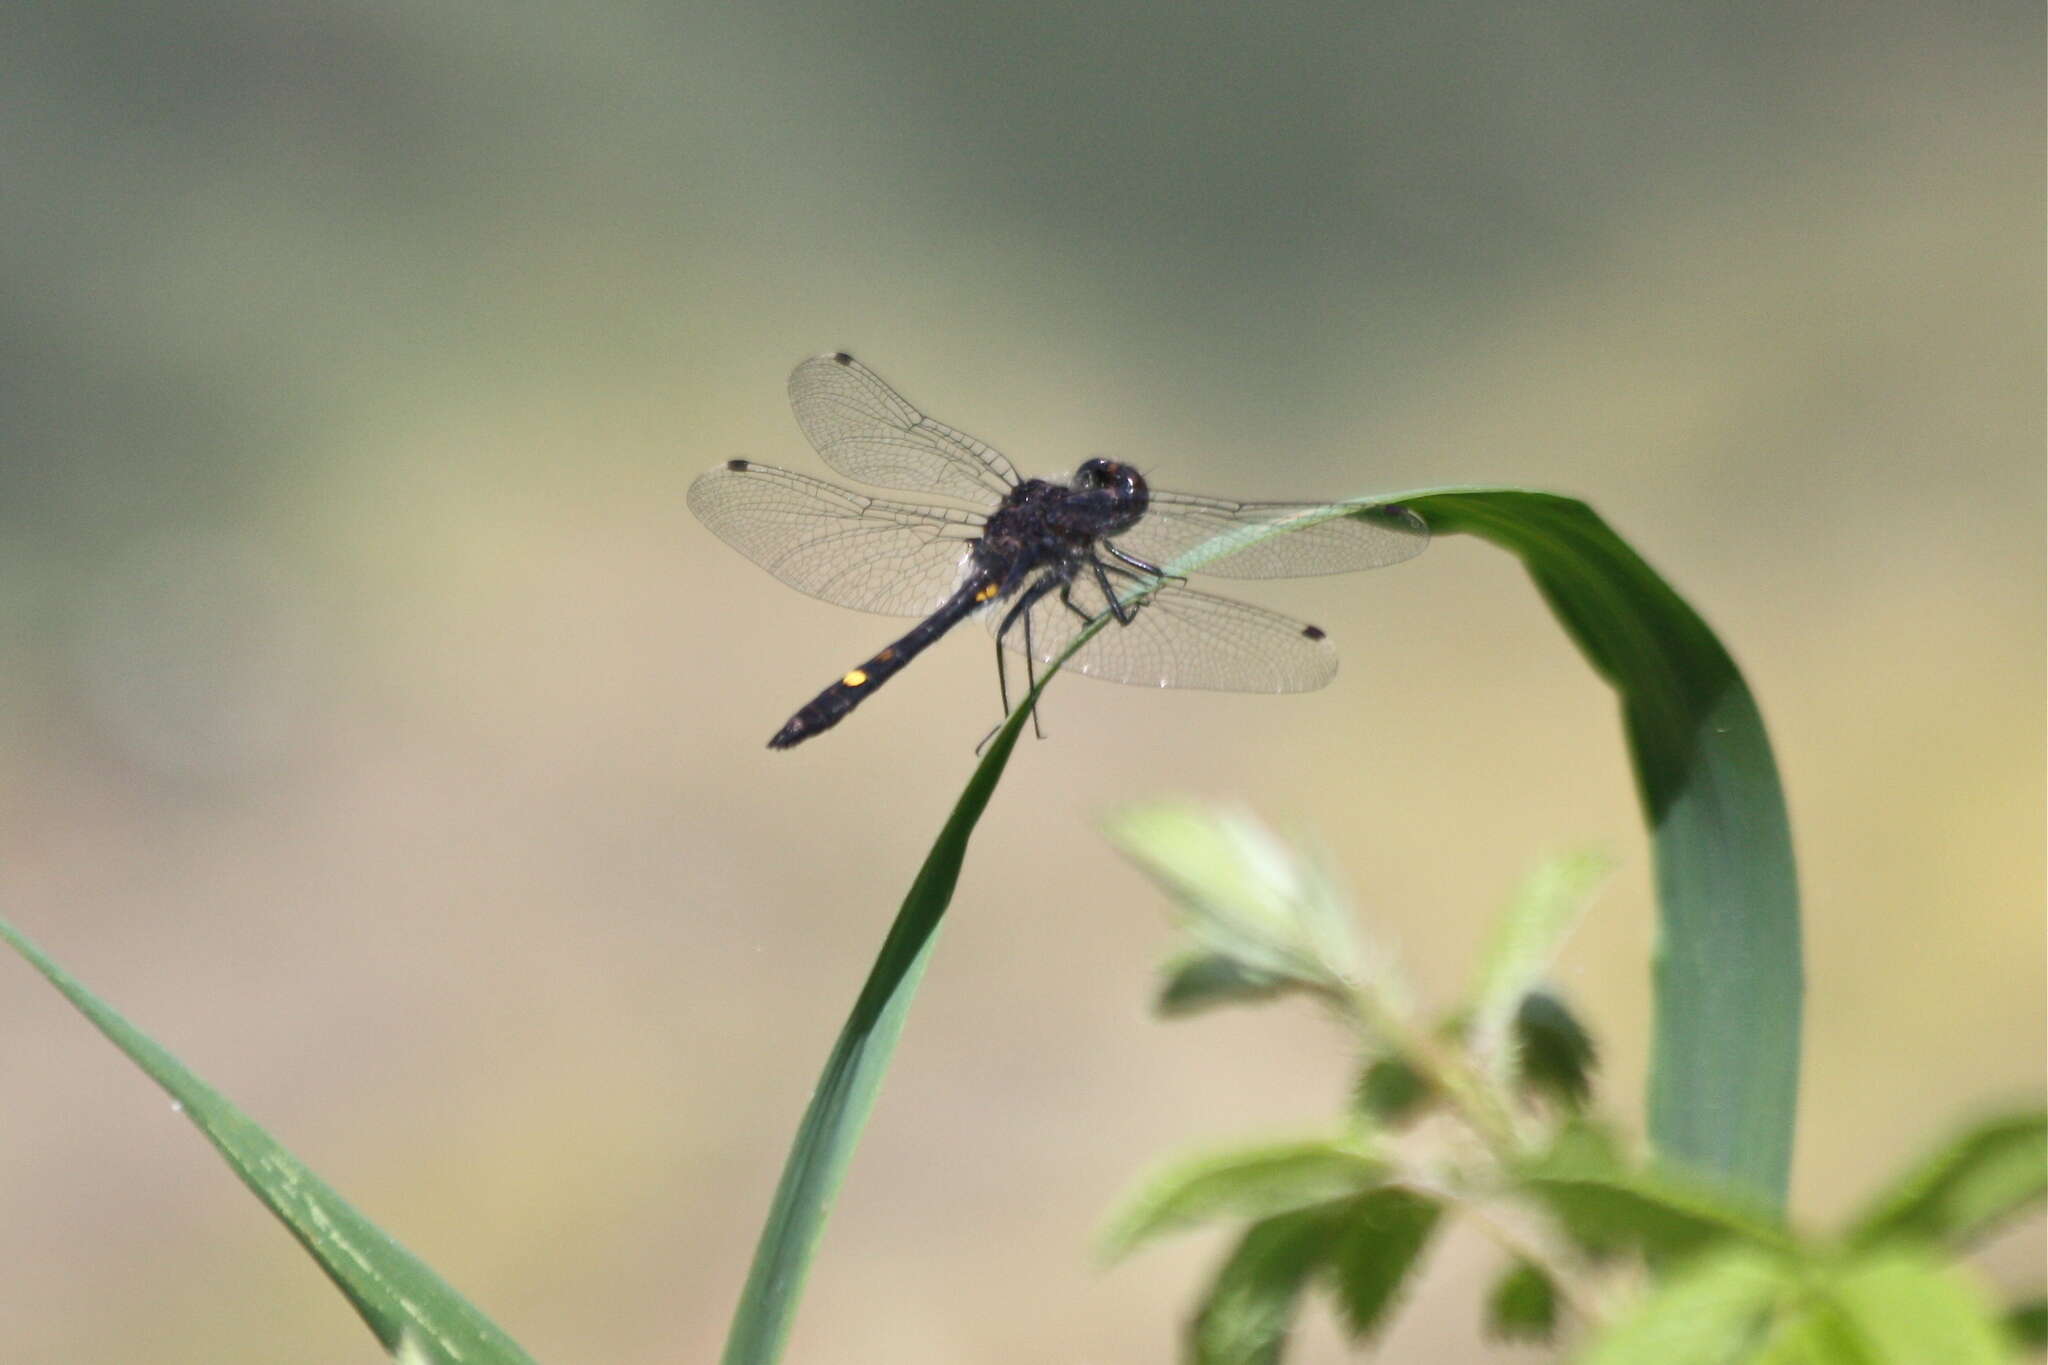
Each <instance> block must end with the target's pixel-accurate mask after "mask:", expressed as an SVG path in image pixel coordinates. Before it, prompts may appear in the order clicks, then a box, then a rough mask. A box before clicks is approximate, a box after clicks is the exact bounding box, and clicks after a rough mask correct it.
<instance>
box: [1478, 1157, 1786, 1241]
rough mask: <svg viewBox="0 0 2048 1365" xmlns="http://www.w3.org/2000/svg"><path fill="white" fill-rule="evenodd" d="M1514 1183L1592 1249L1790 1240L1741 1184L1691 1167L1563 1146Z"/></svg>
mask: <svg viewBox="0 0 2048 1365" xmlns="http://www.w3.org/2000/svg"><path fill="white" fill-rule="evenodd" d="M1517 1183H1518V1186H1519V1188H1520V1189H1522V1190H1523V1191H1524V1192H1525V1193H1527V1194H1528V1195H1530V1196H1531V1197H1532V1198H1534V1199H1536V1200H1537V1201H1538V1202H1539V1203H1541V1204H1542V1205H1544V1206H1545V1207H1546V1208H1548V1209H1549V1210H1550V1212H1551V1213H1552V1214H1554V1215H1555V1216H1556V1217H1557V1219H1558V1222H1559V1223H1560V1225H1561V1226H1562V1227H1563V1228H1564V1230H1565V1232H1566V1233H1567V1234H1568V1235H1569V1236H1570V1237H1571V1238H1572V1240H1573V1241H1574V1242H1575V1243H1577V1244H1578V1245H1580V1246H1581V1247H1583V1248H1585V1249H1586V1250H1587V1251H1588V1252H1589V1253H1592V1254H1596V1255H1600V1254H1608V1253H1612V1252H1615V1251H1621V1250H1640V1251H1642V1252H1643V1253H1644V1254H1646V1255H1648V1256H1650V1257H1652V1258H1654V1259H1658V1260H1661V1261H1667V1262H1668V1261H1670V1260H1674V1259H1677V1258H1681V1257H1685V1256H1690V1255H1694V1254H1696V1253H1698V1252H1700V1251H1702V1250H1704V1249H1706V1248H1707V1247H1709V1246H1711V1245H1713V1244H1714V1243H1716V1242H1720V1241H1725V1240H1732V1241H1737V1242H1743V1243H1748V1244H1751V1245H1754V1246H1759V1247H1763V1248H1766V1249H1770V1250H1782V1249H1785V1248H1787V1247H1789V1246H1790V1239H1789V1237H1788V1236H1787V1234H1786V1233H1785V1231H1784V1229H1783V1228H1782V1227H1781V1226H1780V1225H1779V1224H1778V1223H1777V1222H1776V1221H1775V1219H1774V1217H1773V1216H1772V1215H1771V1214H1770V1213H1769V1212H1768V1211H1766V1210H1765V1209H1764V1208H1763V1207H1762V1206H1761V1205H1760V1204H1758V1203H1757V1202H1755V1201H1754V1199H1753V1198H1752V1197H1751V1196H1749V1195H1748V1194H1747V1193H1746V1192H1744V1193H1735V1192H1729V1191H1723V1190H1716V1189H1713V1188H1712V1187H1710V1186H1708V1185H1706V1184H1705V1183H1704V1182H1702V1181H1701V1180H1699V1179H1698V1178H1697V1177H1696V1176H1693V1175H1691V1174H1689V1173H1682V1172H1671V1171H1655V1170H1639V1169H1629V1168H1625V1167H1622V1166H1619V1165H1616V1164H1613V1163H1611V1162H1609V1161H1607V1160H1604V1159H1601V1158H1598V1157H1593V1156H1589V1155H1588V1154H1587V1153H1586V1152H1585V1151H1584V1150H1583V1149H1581V1150H1571V1149H1566V1150H1562V1151H1559V1152H1554V1153H1552V1154H1551V1155H1549V1156H1547V1157H1544V1158H1540V1159H1538V1160H1536V1161H1534V1162H1531V1163H1529V1164H1528V1165H1526V1166H1524V1167H1522V1168H1521V1170H1520V1171H1519V1172H1518V1174H1517Z"/></svg>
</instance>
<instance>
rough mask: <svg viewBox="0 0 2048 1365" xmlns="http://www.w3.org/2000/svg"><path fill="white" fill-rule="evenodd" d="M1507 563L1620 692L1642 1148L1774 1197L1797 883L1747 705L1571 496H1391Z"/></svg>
mask: <svg viewBox="0 0 2048 1365" xmlns="http://www.w3.org/2000/svg"><path fill="white" fill-rule="evenodd" d="M1383 501H1388V502H1400V503H1404V504H1406V505H1407V506H1409V507H1411V508H1413V509H1414V510H1415V511H1417V512H1419V513H1421V515H1422V516H1423V518H1424V519H1425V520H1427V521H1428V522H1429V524H1430V527H1431V529H1432V530H1434V531H1437V532H1439V533H1453V532H1466V533H1469V534H1472V535H1477V536H1481V537H1483V538H1485V539H1487V540H1489V541H1491V542H1493V543H1494V544H1496V545H1498V546H1500V547H1501V548H1503V549H1505V550H1508V551H1510V552H1511V553H1513V554H1515V555H1517V556H1519V557H1520V558H1521V560H1522V562H1523V565H1524V567H1525V568H1526V569H1527V570H1528V572H1529V576H1530V577H1531V578H1532V579H1533V580H1534V581H1535V583H1536V587H1537V589H1538V591H1540V592H1541V593H1542V594H1543V597H1544V600H1545V601H1546V602H1547V603H1548V604H1549V606H1550V609H1551V611H1552V612H1553V613H1554V614H1555V615H1556V617H1557V619H1558V622H1559V623H1560V624H1561V625H1562V626H1563V627H1564V628H1565V630H1566V631H1567V632H1568V633H1569V634H1570V635H1571V636H1572V638H1573V640H1574V641H1575V642H1576V643H1577V644H1578V646H1579V648H1580V649H1581V650H1582V651H1583V652H1584V653H1585V655H1586V658H1587V660H1588V661H1589V662H1590V663H1591V664H1592V665H1593V667H1594V669H1595V670H1596V671H1597V672H1598V673H1600V674H1601V676H1602V677H1604V678H1606V680H1607V681H1608V682H1609V683H1610V684H1612V685H1613V687H1614V689H1615V691H1616V692H1617V693H1619V694H1620V697H1621V703H1622V720H1623V727H1624V731H1625V734H1626V736H1627V739H1628V744H1629V754H1630V758H1631V759H1632V761H1633V763H1634V767H1635V773H1636V782H1637V789H1638V791H1639V793H1640V794H1641V796H1642V800H1643V807H1644V813H1645V817H1646V818H1647V820H1648V822H1649V824H1650V828H1651V832H1652V836H1653V843H1654V848H1655V853H1656V873H1657V877H1656V884H1657V902H1658V932H1657V958H1656V964H1655V967H1656V971H1655V984H1656V1020H1655V1032H1654V1036H1653V1039H1652V1046H1651V1054H1652V1055H1651V1069H1650V1087H1649V1111H1650V1115H1649V1118H1650V1123H1649V1127H1650V1139H1651V1141H1652V1143H1653V1144H1654V1145H1655V1146H1656V1148H1657V1150H1658V1152H1659V1153H1660V1154H1661V1155H1662V1156H1663V1157H1664V1158H1665V1159H1666V1160H1668V1161H1672V1162H1674V1163H1678V1164H1682V1165H1684V1166H1687V1167H1690V1168H1693V1169H1696V1170H1698V1171H1701V1172H1702V1173H1704V1174H1706V1175H1708V1176H1710V1177H1714V1178H1717V1179H1722V1180H1726V1181H1728V1182H1730V1183H1733V1184H1736V1185H1740V1186H1743V1187H1746V1188H1748V1189H1750V1190H1753V1191H1754V1192H1755V1193H1756V1194H1757V1195H1758V1196H1759V1197H1761V1198H1763V1199H1765V1200H1768V1201H1769V1202H1770V1203H1771V1204H1772V1205H1773V1206H1781V1205H1782V1204H1783V1202H1784V1198H1785V1185H1786V1177H1787V1174H1788V1172H1789V1171H1790V1169H1791V1160H1792V1129H1793V1120H1794V1117H1795V1110H1796V1108H1797V1102H1798V1092H1799V1016H1800V1004H1801V974H1802V969H1801V965H1800V943H1799V886H1798V877H1797V872H1796V868H1795V864H1794V862H1793V857H1792V833H1791V826H1790V824H1789V822H1788V820H1787V818H1786V813H1785V795H1784V791H1783V789H1782V788H1781V787H1780V785H1779V782H1778V772H1777V764H1776V761H1775V760H1774V759H1773V758H1772V756H1771V746H1770V740H1769V738H1768V737H1767V736H1766V734H1765V733H1764V724H1763V718H1762V716H1761V715H1760V714H1759V712H1758V709H1757V705H1756V700H1755V698H1754V697H1752V696H1751V695H1750V692H1749V689H1748V688H1747V687H1746V686H1745V685H1744V683H1743V681H1742V674H1741V672H1740V671H1739V670H1738V669H1737V668H1736V666H1735V663H1734V661H1733V660H1732V659H1730V658H1729V656H1728V652H1727V650H1725V649H1724V648H1723V647H1722V645H1721V642H1720V641H1719V640H1717V639H1716V638H1715V637H1714V633H1713V632H1712V631H1711V630H1710V629H1708V627H1707V625H1706V623H1705V622H1704V621H1702V620H1701V619H1700V618H1699V616H1698V615H1697V614H1696V613H1695V612H1694V611H1693V610H1692V608H1691V607H1690V606H1688V605H1687V604H1686V602H1685V601H1684V599H1682V598H1681V597H1679V595H1678V594H1677V593H1675V592H1673V591H1672V590H1671V588H1670V586H1669V585H1668V584H1666V583H1665V582H1664V580H1663V579H1662V578H1660V577H1658V575H1657V573H1656V571H1655V570H1654V569H1652V568H1651V567H1650V566H1649V565H1648V564H1647V563H1645V562H1644V561H1643V559H1642V557H1641V556H1640V555H1638V554H1637V553H1636V552H1635V551H1634V549H1632V548H1631V547H1630V546H1629V545H1628V543H1627V542H1626V541H1624V540H1622V538H1621V537H1620V536H1618V535H1616V534H1615V533H1614V531H1613V530H1612V529H1611V528H1610V527H1609V526H1608V525H1607V524H1606V523H1605V522H1604V521H1602V520H1601V519H1600V517H1599V516H1598V515H1596V514H1595V513H1594V511H1593V510H1592V509H1591V508H1590V507H1588V506H1586V505H1585V504H1584V503H1582V502H1578V501H1576V500H1574V499H1571V498H1562V497H1558V496H1556V495H1555V494H1549V493H1537V492H1532V491H1528V490H1523V489H1511V488H1468V489H1443V490H1431V491H1428V492H1421V493H1413V494H1404V495H1397V496H1396V497H1394V498H1389V499H1384V500H1383Z"/></svg>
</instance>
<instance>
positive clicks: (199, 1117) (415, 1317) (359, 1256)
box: [0, 920, 532, 1365]
mask: <svg viewBox="0 0 2048 1365" xmlns="http://www.w3.org/2000/svg"><path fill="white" fill-rule="evenodd" d="M0 938H4V939H5V940H6V941H7V942H8V943H10V944H12V945H13V946H14V948H15V951H17V952H19V953H20V954H21V955H22V956H23V957H25V958H27V959H28V960H29V962H30V963H32V964H33V965H34V966H35V969H36V970H37V971H39V972H41V973H42V974H43V976H44V977H45V978H46V979H48V981H49V982H50V984H51V985H53V986H55V987H56V988H57V989H58V990H59V991H61V992H62V993H63V994H64V997H65V998H66V999H68V1000H69V1001H70V1002H71V1003H72V1004H73V1005H74V1006H76V1007H77V1008H78V1011H79V1013H81V1014H83V1015H84V1016H85V1017H86V1018H87V1019H88V1020H90V1021H91V1022H92V1024H93V1026H94V1027H95V1028H97V1029H98V1030H99V1031H100V1032H101V1033H103V1034H105V1035H106V1037H107V1039H108V1041H110V1042H112V1043H113V1044H114V1046H115V1047H118V1048H120V1049H121V1051H123V1052H125V1053H127V1054H128V1057H129V1059H130V1060H132V1061H133V1062H134V1063H135V1064H136V1065H137V1066H139V1067H140V1068H142V1070H143V1072H144V1073H145V1074H147V1075H148V1076H149V1078H150V1079H151V1080H153V1081H155V1082H156V1083H157V1084H158V1085H160V1086H162V1087H163V1088H164V1090H165V1091H166V1092H168V1093H169V1094H170V1096H171V1098H172V1099H173V1100H175V1101H177V1103H178V1107H179V1109H180V1111H181V1112H182V1113H183V1114H184V1115H185V1117H186V1118H188V1119H190V1120H191V1121H192V1124H193V1126H194V1127H196V1128H198V1129H199V1131H200V1132H201V1133H202V1134H203V1135H204V1136H205V1137H206V1140H207V1141H208V1142H210V1143H212V1144H213V1147H214V1150H215V1151H217V1152H219V1153H220V1154H221V1156H222V1158H224V1159H225V1160H226V1161H227V1164H228V1168H229V1169H230V1170H232V1171H233V1172H234V1173H235V1174H236V1175H237V1176H239V1177H240V1178H241V1181H242V1183H243V1184H244V1185H246V1186H248V1187H249V1189H250V1191H251V1192H252V1193H254V1194H255V1195H256V1197H257V1198H258V1199H260V1200H262V1201H263V1203H264V1205H265V1206H267V1207H268V1208H269V1209H270V1211H271V1213H273V1214H275V1215H276V1216H277V1219H278V1221H279V1222H281V1223H283V1224H284V1225H285V1228H286V1230H287V1231H289V1232H290V1233H291V1235H292V1236H293V1237H294V1238H296V1239H297V1240H298V1243H299V1245H300V1246H302V1247H304V1248H305V1249H306V1251H307V1253H308V1254H309V1255H311V1256H312V1257H313V1259H314V1260H315V1261H316V1262H318V1263H319V1265H320V1268H321V1269H322V1270H324V1271H326V1272H327V1277H328V1278H329V1279H330V1280H332V1281H333V1282H334V1284H335V1286H336V1287H337V1288H339V1289H340V1290H341V1292H342V1293H343V1294H344V1295H346V1296H347V1298H348V1300H349V1302H350V1303H351V1304H353V1305H354V1307H355V1310H356V1312H357V1313H358V1314H359V1315H361V1317H362V1319H363V1321H364V1322H365V1323H367V1324H369V1328H370V1330H371V1331H372V1332H373V1333H375V1334H376V1337H377V1340H378V1341H379V1342H381V1343H382V1344H383V1346H384V1349H385V1351H386V1352H389V1353H397V1352H400V1351H406V1352H410V1353H411V1358H413V1359H415V1360H419V1361H422V1362H433V1365H532V1358H531V1357H529V1356H528V1355H527V1354H526V1352H524V1351H522V1350H520V1349H519V1347H518V1345H517V1344H516V1343H515V1342H513V1340H512V1339H511V1338H510V1337H508V1336H506V1335H505V1333H504V1332H503V1331H501V1330H500V1329H499V1328H498V1326H497V1324H495V1323H493V1322H492V1321H491V1320H490V1319H489V1318H487V1317H485V1316H484V1315H483V1314H482V1313H480V1312H478V1311H477V1310H476V1308H475V1307H474V1306H473V1305H471V1304H470V1302H469V1301H468V1300H467V1299H464V1298H463V1297H462V1296H461V1295H460V1294H458V1293H456V1292H455V1291H454V1290H453V1289H451V1288H450V1287H449V1286H448V1285H447V1284H446V1283H445V1282H443V1281H442V1280H441V1278H440V1277H439V1276H437V1275H435V1274H434V1272H433V1271H432V1270H431V1269H429V1268H428V1267H427V1265H426V1263H425V1262H423V1261H421V1260H419V1259H418V1258H417V1257H415V1256H413V1255H412V1253H410V1252H408V1251H407V1250H406V1249H405V1248H404V1247H401V1246H400V1245H398V1243H397V1242H395V1241H393V1240H392V1239H391V1238H390V1237H389V1236H387V1235H386V1234H385V1233H384V1232H383V1231H382V1230H381V1229H379V1228H378V1227H377V1226H376V1224H374V1223H372V1222H371V1221H370V1220H369V1219H367V1218H365V1217H364V1216H363V1215H362V1214H360V1213H358V1212H357V1211H356V1210H355V1209H354V1208H352V1207H351V1206H350V1205H349V1204H348V1202H347V1201H346V1200H344V1199H343V1198H342V1197H341V1196H340V1195H338V1194H336V1193H335V1192H334V1191H333V1190H332V1189H330V1188H329V1187H328V1185H327V1184H326V1182H324V1181H322V1180H321V1179H320V1178H319V1177H318V1176H316V1175H314V1174H313V1172H312V1171H310V1170H308V1169H307V1168H306V1167H305V1166H304V1165H302V1164H301V1163H300V1162H299V1159H298V1158H297V1157H295V1156H293V1155H292V1154H291V1153H290V1152H288V1151H286V1150H285V1149H284V1147H283V1146H281V1145H280V1144H279V1143H278V1141H277V1140H276V1139H275V1138H273V1137H271V1136H270V1134H268V1133H266V1132H265V1131H263V1129H262V1128H260V1127H258V1126H257V1125H256V1123H255V1121H254V1120H252V1119H250V1118H249V1117H248V1115H246V1114H244V1113H243V1112H242V1111H241V1110H239V1109H237V1108H236V1107H235V1106H234V1105H233V1104H231V1103H229V1102H228V1100H227V1099H226V1097H224V1096H223V1095H221V1094H220V1092H218V1091H217V1090H215V1089H213V1087H211V1086H209V1085H207V1084H206V1082H204V1081H202V1080H200V1079H199V1077H197V1076H196V1075H194V1074H193V1073H192V1072H191V1071H190V1070H188V1069H187V1068H186V1067H185V1065H184V1063H182V1062H180V1061H179V1060H178V1059H177V1058H175V1057H173V1056H172V1055H171V1054H170V1053H169V1052H166V1051H165V1050H164V1049H163V1048H162V1047H160V1046H159V1045H158V1044H157V1043H155V1042H154V1041H152V1040H151V1039H150V1038H149V1037H148V1036H146V1035H145V1034H144V1033H143V1032H142V1031H141V1030H140V1029H137V1028H136V1027H135V1026H134V1025H133V1024H131V1023H129V1022H128V1021H127V1020H126V1019H124V1018H122V1017H121V1016H120V1015H119V1014H118V1013H116V1012H115V1011H114V1009H113V1008H112V1007H111V1006H109V1005H107V1004H106V1003H105V1002H103V1001H101V1000H100V999H99V998H98V997H96V996H95V995H93V994H92V992H90V991H88V990H87V989H86V988H85V987H84V986H83V985H81V984H80V983H79V982H78V981H77V980H76V979H75V978H74V977H72V976H71V975H70V974H69V973H68V972H66V971H65V970H64V969H63V968H62V967H59V966H58V965H57V964H56V963H55V962H54V961H52V960H51V959H50V958H49V957H47V956H46V955H45V954H44V953H43V951H42V950H41V949H39V948H37V947H36V946H35V945H34V944H33V943H31V942H29V940H28V939H27V938H26V937H24V936H23V935H22V933H21V932H20V931H19V930H17V929H16V928H14V926H12V925H10V924H8V923H6V922H5V921H4V920H0Z"/></svg>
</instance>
